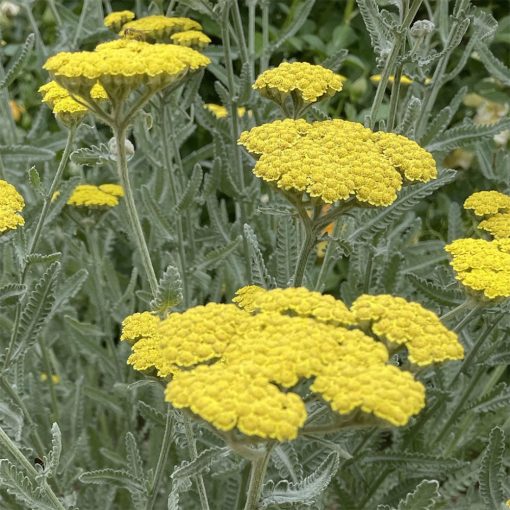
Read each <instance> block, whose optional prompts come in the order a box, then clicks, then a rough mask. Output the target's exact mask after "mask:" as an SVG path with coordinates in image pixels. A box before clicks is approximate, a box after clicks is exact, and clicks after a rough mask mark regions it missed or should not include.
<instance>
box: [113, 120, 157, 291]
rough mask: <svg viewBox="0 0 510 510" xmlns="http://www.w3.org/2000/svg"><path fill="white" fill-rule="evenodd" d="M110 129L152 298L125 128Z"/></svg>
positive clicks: (151, 270) (151, 273) (153, 277)
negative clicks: (128, 157)
mask: <svg viewBox="0 0 510 510" xmlns="http://www.w3.org/2000/svg"><path fill="white" fill-rule="evenodd" d="M112 128H113V133H114V136H115V141H116V142H117V160H116V162H117V172H118V174H119V180H120V182H121V184H122V187H123V188H124V193H125V197H124V203H125V204H126V209H127V212H128V218H129V223H130V227H131V233H132V237H133V240H134V241H135V243H136V248H137V250H138V253H139V255H140V257H141V259H142V264H143V267H144V269H145V274H146V276H147V279H148V281H149V286H150V289H151V293H152V295H153V296H155V295H156V292H157V290H158V279H157V278H156V273H155V271H154V267H153V265H152V261H151V256H150V253H149V249H148V248H147V243H146V242H145V236H144V233H143V229H142V225H141V223H140V218H139V217H138V213H137V211H136V204H135V198H134V195H133V190H132V188H131V182H130V180H129V173H128V166H127V157H126V128H125V127H119V126H117V125H114V126H113V127H112Z"/></svg>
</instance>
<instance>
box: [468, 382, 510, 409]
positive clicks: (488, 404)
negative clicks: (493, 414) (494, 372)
mask: <svg viewBox="0 0 510 510" xmlns="http://www.w3.org/2000/svg"><path fill="white" fill-rule="evenodd" d="M509 405H510V386H507V385H506V384H505V383H500V384H497V385H496V386H494V388H493V389H492V390H491V391H489V392H488V393H487V394H486V395H484V396H483V397H481V398H479V399H477V400H476V401H475V402H473V403H472V404H470V405H469V406H468V409H471V410H473V411H474V412H475V413H488V412H490V411H496V410H498V409H501V408H503V407H508V406H509Z"/></svg>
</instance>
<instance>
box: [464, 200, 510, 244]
mask: <svg viewBox="0 0 510 510" xmlns="http://www.w3.org/2000/svg"><path fill="white" fill-rule="evenodd" d="M464 208H465V209H471V210H472V211H473V212H474V213H475V214H476V215H477V216H485V217H486V219H485V220H483V221H482V222H480V224H479V225H478V228H481V229H482V230H485V231H487V232H489V233H490V234H492V235H493V236H494V237H495V238H496V239H504V238H510V196H509V195H506V194H505V193H500V192H499V191H479V192H477V193H473V194H472V195H471V196H470V197H469V198H468V199H467V200H466V201H465V202H464Z"/></svg>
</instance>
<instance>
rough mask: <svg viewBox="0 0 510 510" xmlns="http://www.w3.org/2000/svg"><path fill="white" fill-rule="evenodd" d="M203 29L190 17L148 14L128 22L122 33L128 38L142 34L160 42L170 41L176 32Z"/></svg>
mask: <svg viewBox="0 0 510 510" xmlns="http://www.w3.org/2000/svg"><path fill="white" fill-rule="evenodd" d="M189 30H198V31H200V30H202V25H200V23H198V22H197V21H194V20H192V19H190V18H170V17H167V16H146V17H145V18H140V19H137V20H134V21H130V22H129V23H126V24H125V25H124V26H123V27H122V30H121V31H120V35H121V36H122V37H127V38H134V39H136V38H138V37H140V36H142V37H144V36H147V37H150V38H152V39H154V40H156V41H159V42H168V41H169V39H170V36H171V35H172V34H175V33H176V32H186V31H189Z"/></svg>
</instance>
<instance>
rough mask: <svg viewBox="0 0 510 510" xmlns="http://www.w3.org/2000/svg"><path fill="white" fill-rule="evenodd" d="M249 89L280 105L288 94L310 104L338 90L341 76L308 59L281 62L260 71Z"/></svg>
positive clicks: (340, 87) (340, 88) (340, 84)
mask: <svg viewBox="0 0 510 510" xmlns="http://www.w3.org/2000/svg"><path fill="white" fill-rule="evenodd" d="M253 88H254V89H255V90H258V91H259V92H260V94H261V95H262V96H264V97H267V98H269V99H272V100H274V101H276V102H278V103H280V104H283V103H284V102H285V99H286V97H287V96H288V95H289V94H291V93H293V94H296V95H297V96H298V97H299V98H300V99H301V100H302V101H303V102H304V103H314V102H315V101H319V100H320V99H322V98H324V97H327V96H332V95H333V94H335V93H336V92H339V91H340V90H342V78H341V77H340V76H339V75H337V74H335V73H334V72H333V71H331V70H330V69H326V68H325V67H322V66H319V65H313V64H309V63H308V62H292V63H290V62H283V63H282V64H280V65H279V66H278V67H275V68H274V69H269V70H267V71H264V72H263V73H262V74H261V75H260V76H259V77H258V78H257V80H256V81H255V83H254V84H253Z"/></svg>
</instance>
